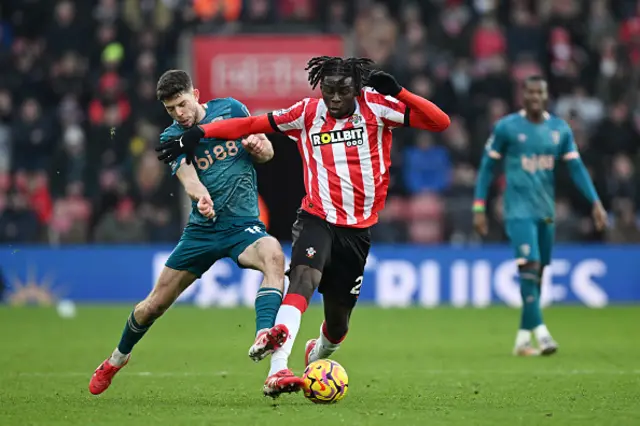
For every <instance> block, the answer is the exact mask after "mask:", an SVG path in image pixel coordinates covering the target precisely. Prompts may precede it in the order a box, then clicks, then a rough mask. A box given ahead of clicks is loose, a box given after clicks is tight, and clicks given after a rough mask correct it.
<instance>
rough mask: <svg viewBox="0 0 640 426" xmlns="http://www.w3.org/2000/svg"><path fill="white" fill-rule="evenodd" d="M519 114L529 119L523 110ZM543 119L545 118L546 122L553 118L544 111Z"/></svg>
mask: <svg viewBox="0 0 640 426" xmlns="http://www.w3.org/2000/svg"><path fill="white" fill-rule="evenodd" d="M518 114H520V115H521V116H522V117H524V118H527V113H526V111H525V110H524V109H521V110H520V111H518ZM542 118H544V120H545V121H546V120H548V119H550V118H551V114H549V113H548V112H547V111H544V112H543V113H542Z"/></svg>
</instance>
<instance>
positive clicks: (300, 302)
mask: <svg viewBox="0 0 640 426" xmlns="http://www.w3.org/2000/svg"><path fill="white" fill-rule="evenodd" d="M282 304H283V305H289V306H293V307H294V308H296V309H297V310H299V311H300V312H302V313H303V314H304V311H306V310H307V307H309V303H308V302H307V299H306V298H305V297H304V296H302V295H300V294H287V295H286V296H285V297H284V299H282Z"/></svg>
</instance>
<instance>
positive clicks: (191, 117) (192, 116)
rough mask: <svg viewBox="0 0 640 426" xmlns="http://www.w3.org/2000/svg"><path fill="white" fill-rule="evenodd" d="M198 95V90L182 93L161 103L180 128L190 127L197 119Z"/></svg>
mask: <svg viewBox="0 0 640 426" xmlns="http://www.w3.org/2000/svg"><path fill="white" fill-rule="evenodd" d="M199 98H200V93H199V92H198V89H193V91H190V92H183V93H180V94H178V95H177V96H175V97H174V98H171V99H166V100H165V101H163V102H162V103H163V104H164V108H165V109H166V110H167V113H168V114H169V115H170V116H171V118H173V119H174V120H176V121H177V122H178V123H179V124H180V125H181V126H182V127H191V126H193V125H194V124H196V121H197V119H198V99H199Z"/></svg>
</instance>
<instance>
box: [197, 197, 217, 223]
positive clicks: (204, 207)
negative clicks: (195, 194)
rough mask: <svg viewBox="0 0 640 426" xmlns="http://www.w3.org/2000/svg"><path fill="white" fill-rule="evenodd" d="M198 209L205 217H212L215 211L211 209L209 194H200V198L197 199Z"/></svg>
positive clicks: (211, 203)
mask: <svg viewBox="0 0 640 426" xmlns="http://www.w3.org/2000/svg"><path fill="white" fill-rule="evenodd" d="M198 211H199V212H200V214H201V215H202V216H204V217H206V218H207V219H213V218H214V216H215V215H216V212H215V210H213V200H212V199H211V196H210V195H202V196H201V197H200V199H198Z"/></svg>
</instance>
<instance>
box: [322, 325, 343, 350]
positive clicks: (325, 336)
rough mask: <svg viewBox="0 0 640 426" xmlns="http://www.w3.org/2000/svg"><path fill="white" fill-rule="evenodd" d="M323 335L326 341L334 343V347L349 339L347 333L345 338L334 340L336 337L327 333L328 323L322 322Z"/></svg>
mask: <svg viewBox="0 0 640 426" xmlns="http://www.w3.org/2000/svg"><path fill="white" fill-rule="evenodd" d="M322 335H323V336H324V338H325V339H327V340H328V341H329V342H331V343H333V344H334V345H337V344H339V343H342V341H343V340H344V338H345V337H347V333H345V334H344V335H343V336H340V337H339V338H337V339H336V338H334V337H331V336H329V333H328V332H327V322H326V321H323V322H322Z"/></svg>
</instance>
